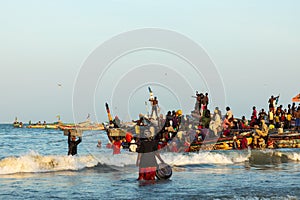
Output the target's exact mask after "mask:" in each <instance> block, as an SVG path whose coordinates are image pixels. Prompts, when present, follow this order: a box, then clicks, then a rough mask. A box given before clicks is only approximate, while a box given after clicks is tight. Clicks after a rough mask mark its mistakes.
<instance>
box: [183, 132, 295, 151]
mask: <svg viewBox="0 0 300 200" xmlns="http://www.w3.org/2000/svg"><path fill="white" fill-rule="evenodd" d="M235 133H238V132H235ZM254 133H255V131H254V130H249V131H247V132H243V133H241V134H240V133H238V134H231V136H229V137H217V138H214V137H212V138H207V139H204V140H202V139H199V140H196V141H193V142H192V143H191V145H190V147H189V152H198V151H200V150H241V149H243V148H242V146H241V143H242V140H243V139H246V141H247V146H248V148H251V149H278V148H300V133H299V132H298V131H293V130H288V131H286V132H282V131H276V132H273V133H271V134H269V135H268V137H267V138H266V139H262V138H260V139H258V142H257V144H256V145H255V144H254Z"/></svg>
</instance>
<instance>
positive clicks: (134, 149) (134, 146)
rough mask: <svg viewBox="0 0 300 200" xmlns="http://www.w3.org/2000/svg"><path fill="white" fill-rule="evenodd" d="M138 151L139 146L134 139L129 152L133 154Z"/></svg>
mask: <svg viewBox="0 0 300 200" xmlns="http://www.w3.org/2000/svg"><path fill="white" fill-rule="evenodd" d="M136 149H137V144H136V141H135V139H134V138H132V140H131V141H130V145H129V151H131V152H136Z"/></svg>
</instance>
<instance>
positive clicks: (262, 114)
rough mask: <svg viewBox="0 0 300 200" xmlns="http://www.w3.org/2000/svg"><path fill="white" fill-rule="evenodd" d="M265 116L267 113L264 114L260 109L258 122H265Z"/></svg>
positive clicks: (263, 110)
mask: <svg viewBox="0 0 300 200" xmlns="http://www.w3.org/2000/svg"><path fill="white" fill-rule="evenodd" d="M266 116H267V113H266V112H265V109H263V108H262V109H261V111H260V112H259V113H258V120H262V119H263V120H265V119H266Z"/></svg>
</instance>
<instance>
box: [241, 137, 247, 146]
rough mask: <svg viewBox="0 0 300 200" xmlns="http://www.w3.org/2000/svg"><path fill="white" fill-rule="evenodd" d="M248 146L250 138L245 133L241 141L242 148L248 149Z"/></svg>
mask: <svg viewBox="0 0 300 200" xmlns="http://www.w3.org/2000/svg"><path fill="white" fill-rule="evenodd" d="M247 148H248V140H247V137H246V136H245V135H244V136H243V139H242V141H241V149H247Z"/></svg>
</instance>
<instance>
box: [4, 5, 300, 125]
mask: <svg viewBox="0 0 300 200" xmlns="http://www.w3.org/2000/svg"><path fill="white" fill-rule="evenodd" d="M299 10H300V2H299V1H298V0H286V1H281V0H263V1H261V0H252V1H246V0H226V1H217V0H209V1H208V0H206V1H204V0H192V1H188V2H187V1H178V0H164V1H150V0H149V1H147V0H143V1H138V0H111V1H96V0H89V1H79V0H52V1H45V0H26V1H22V0H0V24H1V26H0V44H1V45H0V55H1V56H0V69H1V73H0V91H1V94H2V95H1V100H0V123H11V122H13V120H14V118H15V117H16V116H17V117H18V119H19V120H20V121H23V122H28V121H29V120H32V121H33V122H35V121H39V120H41V121H44V120H46V121H47V122H53V121H56V116H57V115H60V116H61V119H62V120H63V121H66V122H73V121H74V105H73V102H74V94H73V92H74V91H76V88H74V87H76V83H77V81H78V77H80V73H82V68H83V67H84V65H85V64H86V63H87V61H89V59H90V58H91V57H90V56H91V54H93V52H95V50H96V49H97V48H99V46H101V45H102V44H103V43H105V42H106V41H108V40H110V39H111V38H113V37H115V36H117V35H119V34H122V33H126V32H128V31H132V30H137V29H143V28H158V29H164V30H171V31H173V32H177V33H179V34H181V35H184V36H186V37H187V38H189V39H191V40H192V41H194V42H195V43H197V44H198V45H199V46H201V47H202V48H203V50H204V51H205V52H206V54H207V57H209V58H210V59H211V61H212V62H213V64H214V66H215V68H216V70H217V71H218V75H219V77H220V78H221V81H222V83H223V85H222V87H224V94H225V99H224V100H223V99H222V100H220V99H214V98H212V99H211V101H212V104H211V106H212V108H211V109H213V107H214V106H215V105H222V107H220V109H221V110H223V111H224V110H225V105H226V106H227V105H228V106H230V107H231V108H232V110H233V113H234V115H235V116H236V117H241V116H242V115H245V116H246V117H248V118H249V117H250V115H251V108H252V106H253V105H255V106H256V107H257V108H258V110H260V109H261V108H265V109H266V108H267V107H268V104H267V101H268V98H269V97H270V96H271V95H278V94H280V100H279V104H283V105H284V106H286V105H287V104H288V103H291V98H292V97H293V96H295V95H296V94H298V93H299V92H300V88H299V86H300V85H299V81H298V80H299V78H298V77H299V72H300V68H299V66H300V56H299V52H300V37H299V35H300V21H299V19H300V13H299ZM149 39H150V38H149ZM145 40H147V38H145ZM126 45H127V44H126V42H125V43H124V44H120V47H121V46H126ZM137 60H138V61H137ZM162 61H163V62H162ZM149 63H152V64H153V63H156V65H149V66H148V68H145V70H148V69H154V68H155V67H157V64H159V63H162V64H165V63H168V66H169V67H170V66H171V69H170V70H169V71H168V69H167V68H168V67H166V68H164V67H163V66H162V68H161V69H163V70H158V71H159V73H162V74H165V75H166V77H165V78H162V79H165V80H170V81H169V82H165V83H164V84H162V83H160V81H159V80H158V78H153V79H155V81H153V82H151V81H150V82H149V80H147V81H146V82H145V83H142V82H139V84H140V85H135V87H134V88H133V86H131V85H128V88H127V84H126V81H125V80H126V78H128V76H129V75H130V73H128V71H126V70H129V71H130V68H122V69H123V70H125V71H122V70H120V69H121V66H124V65H126V66H131V67H136V64H138V65H143V64H146V65H147V64H149ZM179 63H181V65H179ZM151 66H152V67H151ZM150 71H151V70H150ZM167 72H170V73H169V74H168V73H167ZM173 72H177V75H179V76H180V75H182V74H183V75H182V77H181V78H180V77H179V76H178V77H179V79H185V80H188V81H187V82H188V84H189V85H188V86H184V85H182V86H176V89H172V90H170V89H168V85H167V84H171V82H172V80H173V79H174V77H176V76H177V75H176V74H175V75H172V77H173V79H172V77H171V74H172V73H173ZM124 74H125V75H124ZM126 75H128V76H126ZM139 75H141V74H138V77H140V76H139ZM193 75H194V73H193V71H192V70H190V68H189V67H188V65H186V63H184V62H183V61H182V60H181V59H179V58H178V57H174V56H173V57H172V56H170V54H169V53H168V52H167V53H165V52H158V51H157V50H156V51H151V50H144V51H142V52H133V53H132V54H130V55H127V56H124V57H122V58H121V59H119V60H118V61H117V62H115V63H113V64H112V65H111V68H109V70H108V71H107V72H106V73H105V74H104V76H103V77H101V78H100V77H99V80H98V82H97V85H95V86H94V88H89V89H91V90H94V97H93V98H94V99H93V101H94V102H93V104H94V105H93V106H86V110H85V102H81V103H82V105H81V108H80V109H81V114H80V116H79V117H77V118H76V121H81V120H85V118H86V116H87V115H88V113H90V114H91V116H92V120H94V121H99V122H101V121H104V120H106V113H105V110H104V102H109V103H110V104H112V105H111V109H112V112H113V114H114V115H120V116H122V117H123V118H126V117H127V118H126V120H129V118H134V117H137V114H138V113H139V112H146V111H145V110H146V108H145V104H144V102H145V101H147V98H148V97H149V93H148V90H147V87H148V86H151V87H152V88H153V89H154V92H155V95H157V96H158V98H159V103H160V104H161V105H162V109H163V111H166V110H168V109H176V108H178V107H180V106H182V102H183V101H184V99H186V101H185V103H184V104H185V105H184V107H183V108H182V109H183V111H184V113H189V112H190V110H192V109H193V106H194V100H193V98H192V97H191V96H192V95H194V91H196V90H198V91H201V92H210V91H211V87H210V85H209V84H207V80H205V77H204V78H203V77H202V78H199V79H198V78H197V77H193ZM204 76H205V75H204ZM135 77H136V76H135ZM135 77H134V76H133V77H132V78H131V80H132V79H135ZM149 77H150V78H151V77H155V74H154V75H153V74H151V72H148V76H147V78H149ZM115 79H116V80H119V81H120V82H121V80H124V81H125V82H122V84H121V86H122V87H121V86H120V84H116V82H113V80H115ZM162 79H160V80H162ZM104 80H106V84H107V83H109V81H110V80H111V81H112V83H111V86H109V87H104V86H105V84H104V83H102V82H101V81H104ZM141 80H142V79H141ZM87 81H88V78H87ZM173 82H177V80H174V81H173ZM178 82H180V81H178ZM208 82H213V80H209V81H208ZM58 83H60V84H62V87H59V86H58ZM101 84H102V85H101ZM129 86H130V87H129ZM187 88H188V89H187ZM114 89H116V91H115V90H114ZM120 89H122V91H128V92H127V94H130V95H131V96H130V99H129V100H128V99H125V100H124V101H126V102H128V103H127V104H126V106H127V107H128V108H126V112H127V113H119V112H118V111H120V110H122V109H125V108H124V107H122V109H121V108H120V106H122V103H121V101H120V99H122V97H121V98H120V94H121V93H120V92H118V90H119V91H120ZM111 90H113V91H114V92H113V94H112V93H111ZM109 92H110V94H109V95H106V94H108V93H109ZM184 92H186V93H184ZM190 93H191V94H190ZM183 94H184V95H186V94H189V96H185V97H183V96H182V95H183ZM178 96H179V98H180V100H178ZM108 97H111V98H114V99H111V98H108ZM83 100H84V99H83ZM220 101H224V102H220ZM91 108H94V109H93V110H92V109H91ZM140 110H142V111H140ZM75 112H76V111H75ZM120 112H124V110H123V111H120Z"/></svg>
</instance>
